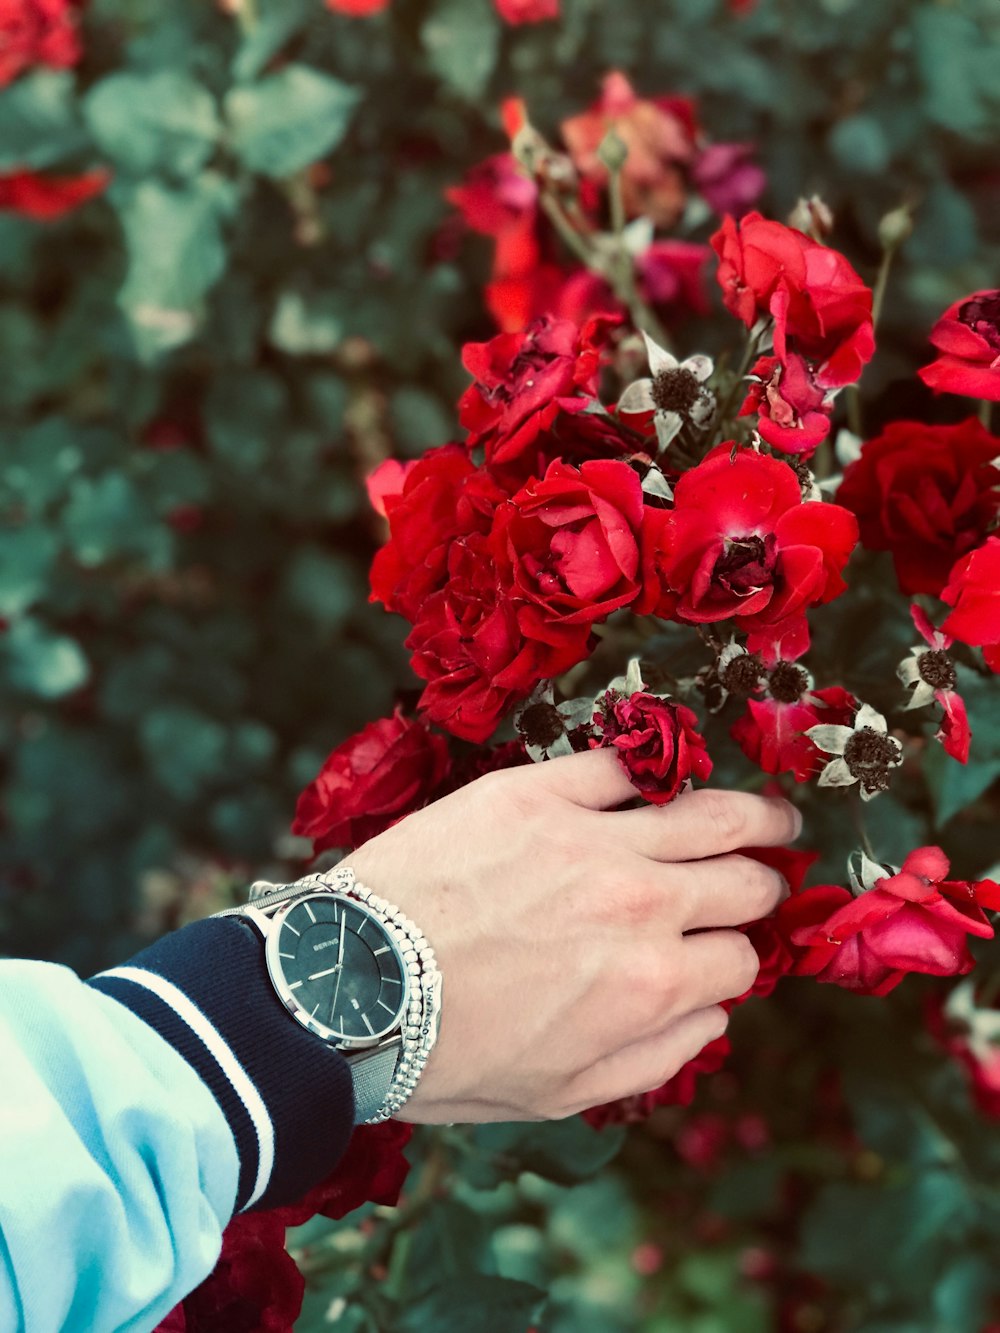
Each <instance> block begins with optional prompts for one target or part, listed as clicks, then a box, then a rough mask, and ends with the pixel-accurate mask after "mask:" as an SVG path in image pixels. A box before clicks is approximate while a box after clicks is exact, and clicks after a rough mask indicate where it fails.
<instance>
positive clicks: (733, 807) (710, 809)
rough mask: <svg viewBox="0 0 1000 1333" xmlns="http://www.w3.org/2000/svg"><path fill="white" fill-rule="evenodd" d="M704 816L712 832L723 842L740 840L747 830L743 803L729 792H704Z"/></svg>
mask: <svg viewBox="0 0 1000 1333" xmlns="http://www.w3.org/2000/svg"><path fill="white" fill-rule="evenodd" d="M704 795H705V798H706V799H705V800H704V801H703V806H704V810H703V817H704V819H705V822H706V823H707V824H708V825H709V827H710V828H711V830H712V832H713V833H714V834H715V836H716V837H717V838H719V839H720V840H721V841H723V842H727V843H729V842H738V841H739V840H740V839H742V837H743V835H744V834H745V833H746V830H747V815H746V810H745V809H744V806H743V803H742V802H741V801H739V800H736V799H734V798H733V796H732V794H731V793H729V792H721V791H708V792H705V793H704Z"/></svg>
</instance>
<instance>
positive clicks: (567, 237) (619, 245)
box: [540, 173, 670, 349]
mask: <svg viewBox="0 0 1000 1333" xmlns="http://www.w3.org/2000/svg"><path fill="white" fill-rule="evenodd" d="M611 179H612V191H611V213H612V222H613V225H614V227H615V235H614V236H610V235H608V233H600V234H599V235H598V236H597V238H596V241H595V239H591V235H592V234H590V235H589V234H588V232H587V231H585V230H581V227H580V225H579V223H582V224H583V226H586V225H587V223H586V219H584V218H583V217H582V215H580V216H579V219H578V220H577V219H574V218H573V217H572V216H571V215H570V213H569V212H568V211H567V210H566V209H565V208H564V207H563V205H562V204H561V203H560V201H559V200H558V199H557V198H556V197H555V195H554V194H553V193H552V192H551V191H550V190H548V189H543V190H542V192H541V195H540V199H541V205H542V209H543V210H544V212H545V215H546V216H547V217H548V219H549V221H550V222H551V223H552V225H553V227H555V229H556V231H557V232H558V234H559V236H560V238H561V239H562V240H563V241H564V242H565V244H566V246H567V248H568V249H569V250H571V251H572V252H573V254H574V255H575V256H576V258H577V259H579V260H580V262H581V263H582V264H583V265H584V267H585V268H588V269H589V270H590V271H591V272H592V273H597V274H598V275H599V276H600V277H602V278H603V279H604V280H605V282H607V283H608V284H609V285H610V287H611V290H612V291H613V292H614V294H615V296H616V297H617V298H618V300H619V301H621V303H622V305H624V306H625V307H626V308H627V310H628V312H629V316H630V318H631V320H632V323H633V324H634V325H635V327H636V328H637V329H639V330H640V331H643V332H645V333H648V334H649V336H650V337H651V338H652V339H653V341H654V342H657V343H659V344H660V346H661V347H666V348H668V349H669V347H670V337H669V335H668V333H667V331H666V329H665V328H664V327H663V325H662V324H661V323H660V320H659V319H658V318H657V316H656V314H655V312H654V311H653V310H652V309H651V308H650V306H649V305H647V304H646V302H645V301H644V300H643V299H642V296H641V294H640V292H639V286H638V283H637V282H636V275H635V260H634V259H633V257H632V255H631V254H630V253H629V251H628V248H627V246H626V243H625V239H624V227H625V207H624V203H623V201H622V198H621V189H620V179H621V176H620V173H613V174H612V177H611ZM616 181H618V183H619V188H618V190H617V195H616V190H615V182H616ZM616 197H617V203H616ZM619 228H620V229H619ZM596 242H603V245H599V244H597V243H596Z"/></svg>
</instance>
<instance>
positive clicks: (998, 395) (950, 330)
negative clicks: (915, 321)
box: [917, 290, 1000, 403]
mask: <svg viewBox="0 0 1000 1333" xmlns="http://www.w3.org/2000/svg"><path fill="white" fill-rule="evenodd" d="M931 342H932V343H933V344H934V346H935V347H936V348H937V349H938V351H939V352H941V353H942V355H941V356H939V357H938V359H937V360H936V361H932V362H931V364H930V365H929V366H924V367H923V369H922V370H918V371H917V374H918V375H919V376H920V378H921V379H922V380H923V382H924V383H925V384H929V385H930V387H931V388H932V389H934V390H935V392H937V393H961V394H965V395H966V396H967V397H969V398H986V399H989V400H990V401H992V402H994V403H996V402H1000V291H997V290H991V291H983V292H973V293H972V295H971V296H963V297H962V299H961V301H956V302H955V304H954V305H951V306H949V307H948V309H947V310H946V311H945V312H944V314H943V315H942V316H941V318H940V319H939V320H938V322H937V323H936V324H935V325H934V328H933V329H932V330H931Z"/></svg>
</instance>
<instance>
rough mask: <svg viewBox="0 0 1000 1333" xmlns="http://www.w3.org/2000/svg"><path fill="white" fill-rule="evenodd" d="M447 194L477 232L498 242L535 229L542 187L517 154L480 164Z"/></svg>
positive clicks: (501, 154) (492, 158)
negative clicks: (518, 160)
mask: <svg viewBox="0 0 1000 1333" xmlns="http://www.w3.org/2000/svg"><path fill="white" fill-rule="evenodd" d="M444 193H445V198H446V199H447V200H448V201H449V202H450V203H453V204H454V205H455V206H456V207H457V208H458V209H459V210H460V211H461V214H462V217H463V218H464V219H465V221H466V223H467V224H468V225H469V226H470V227H471V228H472V230H473V231H478V232H479V233H481V235H483V236H492V237H494V238H495V239H498V240H499V239H500V238H501V237H503V236H506V235H508V234H509V233H512V232H513V233H520V232H521V230H522V229H523V228H525V227H528V228H529V229H532V228H534V225H535V221H536V219H537V216H538V186H537V184H536V183H535V182H534V181H533V180H532V179H531V177H530V176H529V175H527V173H526V172H524V171H523V170H522V169H521V167H520V166H519V165H518V163H517V159H516V158H515V157H514V154H513V153H495V154H494V155H493V156H492V157H488V158H486V160H485V161H483V162H478V163H476V165H475V166H474V167H472V168H471V170H470V171H469V172H468V174H467V175H466V177H465V181H464V182H463V184H461V185H452V186H450V187H449V188H448V189H446V190H445V192H444Z"/></svg>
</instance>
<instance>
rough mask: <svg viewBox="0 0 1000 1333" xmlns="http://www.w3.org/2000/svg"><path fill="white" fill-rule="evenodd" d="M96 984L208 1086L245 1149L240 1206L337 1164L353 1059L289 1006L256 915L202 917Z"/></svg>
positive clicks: (270, 1204) (273, 1201) (272, 1202)
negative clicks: (275, 981) (253, 919)
mask: <svg viewBox="0 0 1000 1333" xmlns="http://www.w3.org/2000/svg"><path fill="white" fill-rule="evenodd" d="M88 984H89V985H91V986H94V987H95V988H96V989H98V990H100V991H103V992H104V994H106V995H110V996H112V998H114V999H115V1000H118V1001H119V1002H120V1003H121V1004H123V1005H125V1006H126V1007H127V1008H129V1009H131V1010H132V1012H133V1013H135V1014H136V1015H138V1017H139V1018H141V1019H143V1021H144V1022H146V1023H148V1024H149V1026H150V1027H153V1028H155V1029H156V1031H157V1032H159V1033H160V1035H161V1036H162V1037H164V1038H165V1039H166V1040H167V1041H168V1042H169V1043H170V1044H171V1046H173V1047H174V1048H175V1049H176V1050H177V1051H178V1052H179V1053H180V1054H181V1055H182V1056H183V1057H184V1059H185V1060H187V1062H188V1063H189V1064H190V1065H192V1066H193V1068H194V1069H195V1070H196V1071H197V1073H198V1074H199V1075H200V1076H201V1078H202V1079H203V1080H204V1082H205V1083H206V1084H207V1085H208V1087H209V1088H210V1089H211V1091H212V1093H213V1094H214V1096H215V1099H216V1101H217V1102H218V1103H219V1106H220V1107H221V1108H222V1112H223V1114H224V1115H225V1117H226V1119H227V1120H228V1121H229V1125H230V1127H231V1129H232V1131H233V1137H234V1138H235V1140H236V1148H237V1152H238V1154H239V1159H240V1176H239V1187H238V1191H237V1201H236V1211H237V1212H240V1211H245V1210H247V1209H262V1208H277V1207H279V1206H282V1205H285V1204H289V1203H294V1202H295V1201H296V1200H297V1199H300V1198H301V1197H302V1195H303V1194H305V1193H306V1192H307V1191H308V1190H310V1189H311V1188H312V1187H313V1186H314V1185H317V1184H319V1182H320V1181H322V1180H324V1179H325V1178H326V1177H327V1176H328V1175H329V1174H330V1172H331V1171H332V1170H333V1168H334V1167H335V1166H336V1165H337V1162H338V1161H339V1160H340V1158H341V1156H342V1155H343V1153H344V1150H345V1149H346V1147H347V1144H348V1141H349V1139H350V1137H351V1132H352V1130H353V1127H354V1091H353V1086H352V1082H351V1074H350V1070H349V1069H348V1066H347V1063H346V1061H345V1060H344V1058H343V1056H342V1055H341V1054H340V1052H339V1051H335V1050H333V1049H332V1048H331V1047H329V1046H326V1045H325V1044H324V1043H323V1042H322V1041H321V1040H320V1039H319V1038H318V1037H317V1036H315V1035H314V1034H313V1033H310V1032H307V1031H306V1030H305V1029H304V1028H301V1027H300V1026H299V1024H298V1023H296V1021H295V1019H294V1018H292V1016H291V1014H289V1013H288V1011H287V1010H286V1009H285V1008H284V1006H283V1005H282V1003H281V1001H280V1000H279V999H278V996H277V995H276V993H275V990H274V987H273V986H272V984H271V979H270V977H269V976H268V973H267V966H266V964H265V962H264V942H263V940H262V939H261V937H260V935H259V934H258V933H257V931H256V930H255V929H254V927H253V926H251V925H250V924H249V923H248V922H246V921H242V920H241V919H240V918H239V917H222V918H217V919H212V918H209V919H208V920H206V921H197V922H195V923H194V924H193V925H190V926H185V927H184V928H183V929H181V930H178V931H175V932H174V933H173V934H171V935H166V936H164V938H163V939H161V940H158V941H157V942H156V943H155V944H153V945H151V946H150V947H149V948H148V949H143V950H142V952H141V953H138V954H136V955H135V957H134V958H132V959H131V960H130V961H129V962H128V963H127V964H126V965H124V966H123V967H115V968H111V969H110V970H109V971H107V972H101V973H98V975H97V976H95V977H91V978H90V980H89V982H88Z"/></svg>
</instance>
